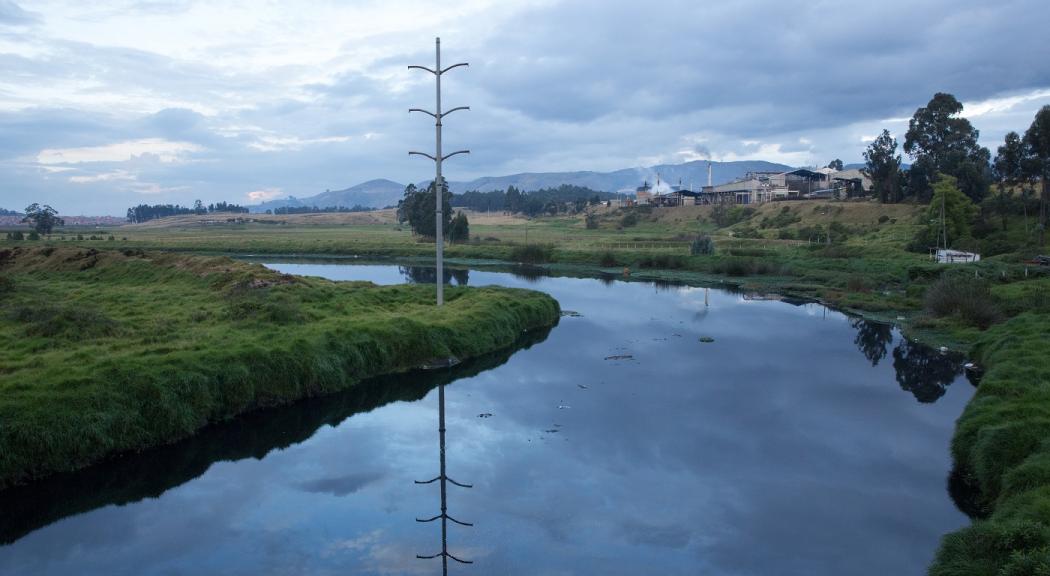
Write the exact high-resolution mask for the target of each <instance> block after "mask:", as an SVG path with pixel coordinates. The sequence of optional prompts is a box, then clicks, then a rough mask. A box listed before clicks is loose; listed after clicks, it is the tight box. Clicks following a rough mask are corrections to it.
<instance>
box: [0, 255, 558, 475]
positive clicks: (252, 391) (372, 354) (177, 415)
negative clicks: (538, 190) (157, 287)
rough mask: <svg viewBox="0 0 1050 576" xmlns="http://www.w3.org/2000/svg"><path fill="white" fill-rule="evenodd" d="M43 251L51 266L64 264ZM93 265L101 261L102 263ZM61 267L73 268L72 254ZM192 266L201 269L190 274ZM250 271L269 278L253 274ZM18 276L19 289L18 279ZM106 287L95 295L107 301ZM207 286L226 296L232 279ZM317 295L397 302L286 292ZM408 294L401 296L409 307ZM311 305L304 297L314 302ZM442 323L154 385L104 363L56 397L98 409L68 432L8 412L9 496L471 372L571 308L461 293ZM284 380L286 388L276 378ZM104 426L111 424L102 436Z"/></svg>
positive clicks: (243, 360)
mask: <svg viewBox="0 0 1050 576" xmlns="http://www.w3.org/2000/svg"><path fill="white" fill-rule="evenodd" d="M38 250H39V252H40V254H45V256H44V258H47V257H50V256H51V253H52V252H53V250H52V251H49V249H48V248H40V249H38ZM84 254H90V256H89V257H90V258H92V259H97V258H99V254H101V252H100V251H94V250H92V251H89V252H84ZM142 255H143V256H147V255H148V253H143V254H142ZM55 258H56V259H57V258H62V259H65V260H66V261H68V260H69V258H68V257H67V256H65V255H64V254H62V253H59V254H58V255H56V256H55ZM187 258H188V259H191V260H196V261H195V262H188V261H187V262H184V260H185V259H187ZM205 258H206V257H204V256H199V255H182V256H181V257H179V261H180V264H179V265H182V264H188V265H187V266H186V270H179V271H177V272H176V273H186V274H188V275H191V276H192V275H201V277H202V278H203V277H204V276H205V274H203V273H202V272H201V271H200V270H201V266H200V261H201V260H203V259H205ZM0 260H2V259H0ZM223 260H228V259H223ZM169 264H170V262H169ZM223 266H224V267H225V268H226V270H225V272H224V273H223V274H226V275H227V276H230V277H231V278H232V277H233V276H236V282H237V283H238V284H239V285H244V284H245V282H248V283H249V285H251V284H252V283H253V282H254V281H259V284H260V285H266V284H267V283H269V282H271V281H272V280H273V278H271V276H273V277H276V276H278V275H277V274H276V273H272V272H271V271H268V270H265V269H264V268H262V267H261V266H254V265H250V264H247V263H239V262H234V261H232V260H230V261H229V262H228V263H223ZM176 267H178V266H176ZM231 268H232V269H233V270H232V272H231V270H230V269H231ZM248 268H257V269H258V270H254V271H249V272H247V273H246V271H245V269H248ZM264 271H265V272H264ZM0 272H4V273H5V274H6V273H7V272H8V270H5V269H4V268H3V267H2V266H0ZM168 272H170V270H169V271H168ZM34 274H35V275H36V276H35V277H36V279H37V280H39V279H40V278H46V275H47V273H46V272H40V271H39V270H37V271H35V272H34ZM8 276H9V277H12V278H14V280H15V281H16V284H17V282H18V279H19V278H18V275H17V273H16V274H9V275H8ZM97 278H98V277H97V276H96V277H95V279H96V280H95V283H93V284H92V286H91V289H92V290H98V289H99V286H98V282H97ZM206 281H207V282H208V283H210V284H212V285H216V286H218V285H223V286H226V285H227V282H226V279H223V280H215V279H214V278H207V279H206ZM310 286H314V287H317V286H320V287H322V288H323V289H325V290H329V291H331V290H335V292H336V293H338V292H339V291H340V290H342V291H346V292H352V291H357V290H375V291H377V292H381V291H384V290H386V291H389V289H388V288H384V287H379V286H369V285H362V284H360V283H336V282H331V281H320V280H316V279H309V280H305V281H302V282H298V283H296V282H293V283H290V284H289V285H286V286H282V289H283V290H282V292H281V296H282V298H287V297H288V296H289V294H290V295H292V296H295V294H296V290H297V289H301V290H303V291H305V290H307V289H308V288H307V287H310ZM298 287H303V288H298ZM418 288H419V289H416V288H412V289H411V290H410V292H412V293H413V295H414V297H416V296H418V297H419V298H420V299H421V300H422V299H429V298H432V291H431V290H427V289H425V288H424V287H418ZM224 289H225V288H224ZM403 292H404V290H403V289H402V290H401V291H400V292H399V294H401V295H402V297H403V296H404V294H403ZM414 293H418V294H414ZM337 295H338V294H337ZM313 296H314V297H316V294H315V295H313ZM216 297H219V294H216ZM309 297H311V295H309V294H304V295H303V298H304V299H306V298H309ZM432 316H433V317H436V318H437V320H436V321H433V322H431V323H427V322H426V319H420V318H411V319H409V318H404V317H399V316H391V315H390V314H384V316H383V317H382V318H381V319H380V321H377V322H376V323H375V325H374V326H372V325H368V326H364V327H361V324H360V323H358V324H353V323H350V322H349V321H348V323H347V325H345V326H337V327H335V328H333V329H330V330H327V331H324V332H321V333H315V334H311V333H307V332H304V333H302V334H300V337H298V338H294V339H287V340H283V341H274V342H271V343H270V345H269V346H268V347H265V348H263V347H255V348H253V349H251V350H249V351H247V352H246V351H244V350H218V351H215V352H213V353H212V354H211V356H210V357H209V359H208V360H209V363H208V365H207V366H202V365H200V364H190V365H183V366H180V365H178V362H177V360H178V358H174V359H168V358H166V359H164V360H161V361H159V362H158V364H162V365H158V364H154V365H152V366H151V368H152V369H151V370H150V371H149V372H148V373H147V374H143V373H142V372H141V369H142V367H143V364H141V363H139V364H134V365H128V366H122V365H119V363H115V362H109V363H106V362H102V363H100V364H99V367H98V368H99V369H98V370H97V373H95V374H93V375H92V380H93V381H87V382H85V381H84V380H83V379H80V380H77V381H75V382H69V383H68V384H62V383H59V386H57V387H56V390H62V394H63V397H62V401H63V402H66V401H70V400H72V402H71V404H75V405H77V406H78V407H90V409H94V410H95V412H93V413H90V414H86V415H80V414H77V415H76V416H75V417H74V418H67V419H65V421H63V417H62V416H61V414H58V415H56V413H57V412H59V411H55V412H56V413H52V412H51V411H49V410H46V409H44V408H46V407H43V406H36V407H35V408H38V409H39V410H35V411H32V412H33V413H32V414H29V415H27V414H26V413H25V412H20V411H18V410H16V408H17V407H16V405H15V404H10V405H8V406H7V407H6V409H4V410H0V414H2V415H3V416H4V417H3V418H0V447H3V450H0V489H3V488H6V487H10V486H14V485H18V484H24V483H26V482H30V481H32V480H35V479H39V478H42V477H45V476H48V475H51V474H53V473H56V472H68V471H73V470H77V469H81V468H84V467H87V466H90V465H92V464H94V463H97V462H100V461H103V460H106V459H109V458H114V457H119V456H120V455H121V454H126V453H131V452H138V451H142V450H145V449H148V448H152V447H156V446H161V445H167V444H171V443H173V442H176V441H178V440H181V439H184V438H186V437H189V436H191V435H193V434H194V433H196V432H197V431H199V430H201V429H202V428H204V427H205V426H207V425H208V424H211V423H214V422H218V421H223V420H228V419H230V418H233V417H235V416H238V415H240V414H245V413H248V412H251V411H254V410H257V409H260V408H265V407H272V406H277V405H282V404H288V403H292V402H295V401H297V400H300V399H303V398H307V397H313V396H320V395H325V394H330V393H334V392H339V391H343V390H347V389H349V388H352V387H353V386H354V385H356V384H357V383H358V382H361V381H363V380H366V379H369V378H374V377H377V376H384V375H393V374H398V373H405V372H409V371H412V370H414V369H418V368H420V367H422V366H424V365H425V364H427V363H430V362H432V361H433V360H435V359H437V360H444V359H447V358H449V357H455V358H456V359H458V360H467V359H471V358H475V357H479V356H482V355H485V354H489V353H492V352H498V351H499V350H502V349H506V348H508V347H510V346H513V345H514V344H515V342H517V341H518V340H519V338H520V337H521V335H522V334H523V333H527V332H530V331H532V330H537V329H549V328H551V327H553V326H555V325H557V323H558V320H559V318H560V306H559V305H558V302H557V301H556V300H554V299H553V298H552V297H550V296H549V295H547V294H544V293H542V292H536V291H531V290H522V289H511V288H498V287H489V288H456V289H452V290H450V291H449V294H448V299H447V301H446V304H445V306H444V307H443V308H442V311H440V312H435V313H433V315H432ZM355 320H357V319H355ZM56 345H61V343H60V342H56ZM183 357H185V355H182V356H180V358H183ZM278 374H279V375H280V376H281V377H279V378H278V377H274V376H275V375H278ZM92 387H97V389H92ZM76 389H92V392H91V394H92V395H91V396H90V397H86V398H82V397H76V396H75V394H76ZM70 390H72V391H70ZM24 405H25V403H24V402H23V404H22V405H20V407H22V408H24ZM0 406H2V405H0ZM99 421H102V423H101V424H97V422H99ZM88 422H90V424H88Z"/></svg>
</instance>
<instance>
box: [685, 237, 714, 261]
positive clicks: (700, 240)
mask: <svg viewBox="0 0 1050 576" xmlns="http://www.w3.org/2000/svg"><path fill="white" fill-rule="evenodd" d="M689 253H690V254H692V255H693V256H706V255H709V254H714V253H715V243H714V241H713V240H711V237H710V236H708V235H707V234H704V235H702V236H697V237H696V238H694V239H693V242H692V244H690V245H689Z"/></svg>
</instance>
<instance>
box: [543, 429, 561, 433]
mask: <svg viewBox="0 0 1050 576" xmlns="http://www.w3.org/2000/svg"><path fill="white" fill-rule="evenodd" d="M544 432H546V433H547V434H554V433H556V432H561V430H558V429H557V428H551V429H550V430H544Z"/></svg>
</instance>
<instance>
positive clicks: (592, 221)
mask: <svg viewBox="0 0 1050 576" xmlns="http://www.w3.org/2000/svg"><path fill="white" fill-rule="evenodd" d="M584 222H585V224H586V226H587V229H588V230H597V229H598V215H597V214H588V215H587V216H586V217H585V218H584Z"/></svg>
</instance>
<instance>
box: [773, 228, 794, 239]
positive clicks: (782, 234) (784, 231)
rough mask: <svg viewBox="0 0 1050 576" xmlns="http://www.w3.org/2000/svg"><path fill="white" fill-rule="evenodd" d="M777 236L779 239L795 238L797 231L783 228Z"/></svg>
mask: <svg viewBox="0 0 1050 576" xmlns="http://www.w3.org/2000/svg"><path fill="white" fill-rule="evenodd" d="M777 238H778V239H779V240H794V239H795V233H794V232H792V231H791V230H788V229H787V228H781V229H780V231H779V232H777Z"/></svg>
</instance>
